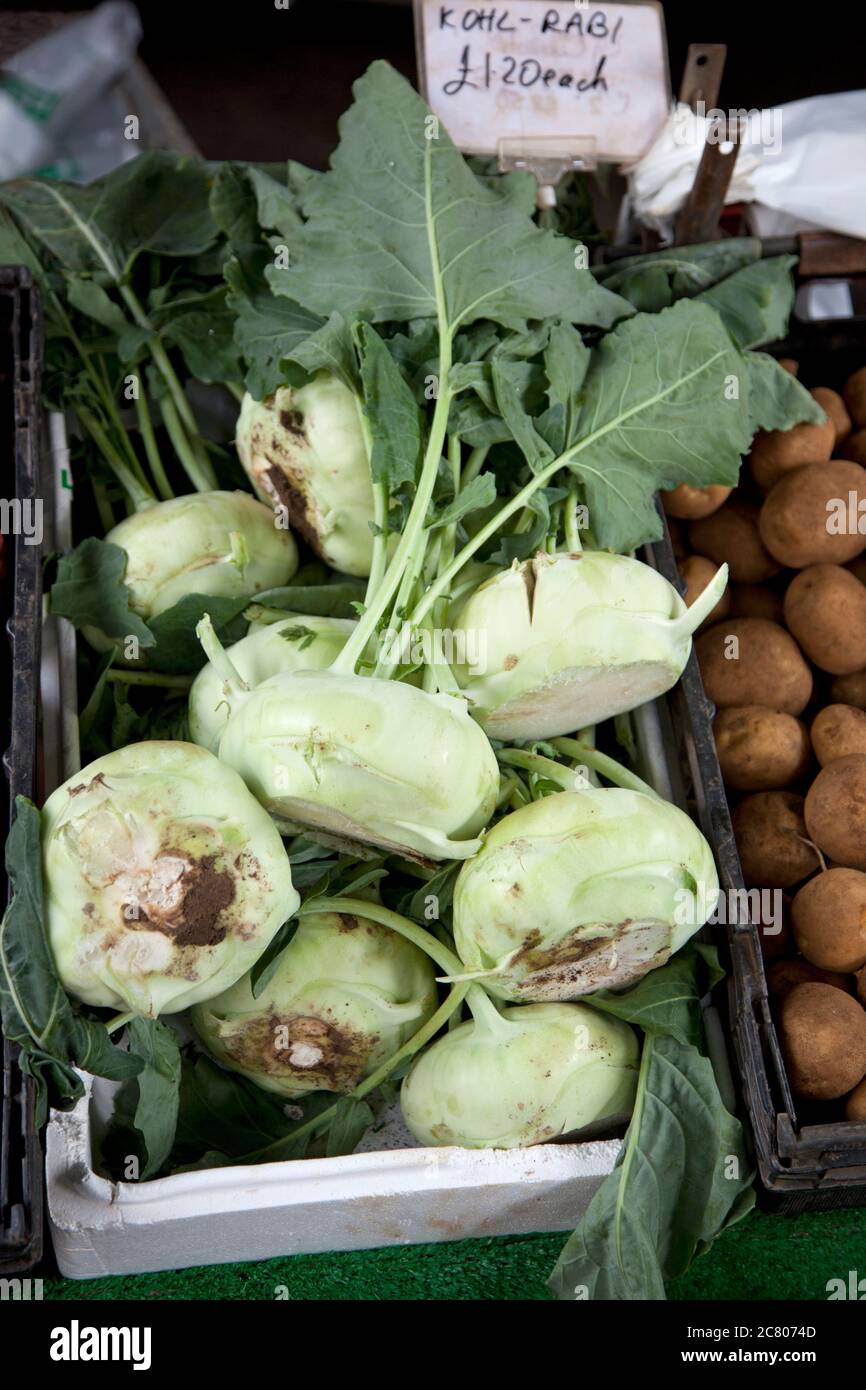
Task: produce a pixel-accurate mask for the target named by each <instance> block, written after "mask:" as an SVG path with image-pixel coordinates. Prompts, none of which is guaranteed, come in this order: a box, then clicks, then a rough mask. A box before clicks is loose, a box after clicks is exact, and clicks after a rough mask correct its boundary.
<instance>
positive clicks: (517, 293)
mask: <svg viewBox="0 0 866 1390" xmlns="http://www.w3.org/2000/svg"><path fill="white" fill-rule="evenodd" d="M354 94H355V102H354V105H353V106H352V107H351V108H350V109H349V111H348V112H347V114H346V115H345V116H344V117H343V118H342V120H341V122H340V144H339V146H338V148H337V150H336V152H335V154H334V156H333V158H332V161H331V170H330V172H329V173H327V174H325V175H324V176H323V177H322V178H320V179H317V180H316V181H315V182H314V183H313V184H312V186H311V187H310V189H309V191H308V193H307V196H306V198H305V200H304V212H305V213H306V214H307V217H308V221H307V223H306V225H305V226H304V227H303V228H301V229H299V231H298V233H297V235H295V236H294V237H293V238H292V241H291V246H290V250H291V257H290V263H289V265H288V266H287V267H286V268H280V267H276V266H271V267H270V268H269V269H268V271H267V275H268V279H269V281H270V283H271V285H272V286H273V288H274V289H275V290H276V291H277V293H279V294H282V295H287V296H288V297H289V298H290V299H292V300H294V301H295V302H296V303H298V304H301V305H303V306H304V307H305V308H307V309H309V310H311V311H313V312H314V313H317V314H321V315H323V316H324V315H326V314H329V313H331V312H332V311H333V310H337V311H339V312H340V313H341V314H343V316H344V317H345V318H347V319H349V320H354V319H357V318H362V319H366V320H367V321H368V322H373V323H381V322H383V321H385V320H407V319H418V318H427V317H436V316H440V319H441V322H442V324H443V327H445V328H447V329H448V330H450V331H452V332H456V330H457V329H458V328H459V327H460V325H462V324H468V323H471V322H472V321H473V320H475V319H481V318H487V319H493V320H495V321H496V322H498V323H503V324H508V325H512V326H515V327H518V326H520V324H521V322H522V321H523V320H525V319H528V318H530V319H541V318H546V317H548V316H550V315H556V316H557V317H559V318H566V319H569V320H570V321H572V322H575V323H585V324H597V325H600V326H602V327H609V326H610V324H612V323H614V322H615V321H616V320H617V319H618V318H621V317H623V316H624V315H626V314H628V313H630V312H631V306H630V305H628V304H626V303H625V302H624V301H623V300H621V299H619V297H618V296H615V295H611V294H610V293H609V292H608V291H607V290H605V289H603V288H602V287H601V286H600V285H599V284H598V283H597V281H596V280H595V279H594V277H593V276H592V275H591V274H590V272H589V271H586V270H577V269H575V248H574V244H573V243H572V242H570V241H568V240H567V239H566V238H564V237H560V236H557V235H556V234H555V233H552V232H546V231H542V230H541V229H539V228H538V227H536V226H535V224H534V223H533V221H532V220H531V216H530V213H531V211H532V203H531V201H530V190H531V188H532V182H531V179H530V177H529V175H521V174H515V175H511V176H509V177H508V178H504V179H502V180H500V181H498V182H497V183H496V184H493V183H491V182H489V181H483V180H480V179H478V178H477V177H476V175H475V174H473V173H472V171H471V170H470V168H469V167H468V165H467V164H466V162H465V160H464V159H463V157H462V155H461V154H460V152H459V150H457V149H456V147H455V146H454V145H453V143H452V141H451V140H450V138H449V136H448V134H447V132H446V131H445V129H444V128H443V127H442V126H441V124H438V123H436V122H435V120H434V119H433V118H431V117H430V113H429V111H428V109H427V106H426V105H425V103H424V101H423V100H422V99H421V97H419V95H418V93H417V92H416V91H415V90H414V89H413V88H412V87H411V86H410V85H409V83H408V82H406V80H405V79H404V78H402V77H401V76H399V74H398V73H396V72H395V71H394V70H393V68H391V67H389V65H388V64H387V63H385V62H376V63H373V65H372V66H371V67H370V69H369V70H368V71H367V72H366V73H365V75H364V76H363V77H361V78H360V79H359V80H358V81H357V82H356V83H355V87H354ZM428 136H429V137H430V138H428Z"/></svg>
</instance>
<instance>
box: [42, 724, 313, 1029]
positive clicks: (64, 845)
mask: <svg viewBox="0 0 866 1390" xmlns="http://www.w3.org/2000/svg"><path fill="white" fill-rule="evenodd" d="M42 856H43V865H44V876H45V904H46V912H47V925H48V935H49V939H50V943H51V950H52V953H53V955H54V960H55V962H56V965H57V971H58V974H59V976H60V979H61V981H62V983H63V986H64V988H65V989H67V990H68V991H69V993H70V994H73V995H74V996H75V997H76V998H77V999H81V1000H83V1001H84V1003H85V1004H95V1005H98V1006H104V1007H105V1008H112V1009H121V1010H123V1011H124V1012H132V1013H135V1014H140V1015H143V1016H144V1017H146V1018H154V1017H156V1016H157V1015H158V1014H169V1013H177V1012H178V1010H180V1009H185V1008H186V1007H187V1006H188V1005H190V1004H195V1003H197V1002H199V1001H200V1000H202V999H208V998H210V996H211V995H213V994H218V993H219V992H220V991H221V990H224V989H226V988H227V987H228V986H229V985H231V984H233V983H234V981H235V980H237V979H238V978H239V977H240V976H241V975H243V973H244V972H245V971H246V970H249V969H250V968H251V966H253V965H254V964H255V962H256V960H257V959H258V958H259V956H260V955H261V954H262V952H263V951H264V949H265V947H266V946H267V945H268V943H269V942H270V940H271V938H272V937H273V935H274V933H275V932H276V931H277V930H278V929H279V927H280V926H281V925H282V923H283V922H285V921H286V920H287V919H288V918H290V917H291V916H292V915H293V914H294V912H295V911H296V910H297V907H298V904H299V901H300V899H299V897H298V894H297V892H296V891H295V889H294V887H293V885H292V873H291V867H290V864H289V858H288V855H287V854H286V851H285V848H284V846H283V842H282V840H281V839H280V837H279V834H278V833H277V830H276V828H275V826H274V825H273V822H272V821H271V819H270V817H269V816H268V815H267V813H266V812H265V811H264V810H263V809H262V807H261V806H260V805H259V804H258V802H257V801H256V800H255V798H254V797H253V796H252V795H251V794H250V793H249V792H248V791H247V789H246V787H245V786H244V784H243V781H242V780H241V778H240V777H239V776H238V774H237V773H236V772H233V771H232V769H231V768H229V767H226V766H224V764H222V763H221V762H219V761H218V759H217V758H215V757H214V756H213V754H212V753H208V752H207V751H206V750H205V749H204V748H199V746H198V745H197V744H195V743H173V742H159V741H154V742H152V743H132V744H128V745H127V747H125V748H121V749H119V750H118V751H117V752H114V753H107V754H106V755H105V757H102V758H97V760H96V761H95V762H93V763H90V764H89V766H88V767H86V768H84V769H83V771H81V772H79V773H76V775H75V776H74V777H70V779H69V780H68V781H67V782H65V783H64V784H63V786H61V787H58V788H57V790H56V791H55V792H53V793H52V795H51V796H50V797H49V798H48V800H47V802H46V803H45V807H44V809H43V812H42Z"/></svg>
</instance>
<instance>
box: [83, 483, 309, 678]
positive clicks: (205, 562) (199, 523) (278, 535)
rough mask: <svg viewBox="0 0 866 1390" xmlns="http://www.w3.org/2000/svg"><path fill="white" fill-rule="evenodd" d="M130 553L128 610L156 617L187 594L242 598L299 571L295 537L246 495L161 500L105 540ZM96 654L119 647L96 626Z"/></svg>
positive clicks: (91, 633) (91, 636) (91, 637)
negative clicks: (97, 651)
mask: <svg viewBox="0 0 866 1390" xmlns="http://www.w3.org/2000/svg"><path fill="white" fill-rule="evenodd" d="M105 539H106V540H107V541H109V542H110V543H111V544H112V545H117V546H120V548H121V550H124V551H126V572H125V574H124V577H123V582H124V584H126V586H127V588H128V589H129V602H130V607H131V608H132V609H133V610H134V612H136V613H138V615H139V616H140V617H142V618H144V620H145V622H147V620H148V619H149V618H155V617H157V616H158V615H159V614H160V613H163V612H165V610H166V609H167V608H171V607H172V606H173V605H174V604H175V603H177V602H179V600H180V599H182V598H185V597H186V595H187V594H213V595H215V596H217V597H224V598H241V597H242V596H243V595H244V594H257V593H261V592H262V590H264V589H273V588H277V587H279V586H280V585H282V584H287V583H288V581H289V580H290V579H291V577H292V575H293V574H294V573H295V570H296V569H297V568H298V548H297V546H296V545H295V542H294V539H293V537H292V534H291V532H290V531H289V530H288V529H286V527H280V526H278V525H277V518H276V517H275V516H274V513H273V511H272V510H271V509H270V508H269V507H266V506H264V505H263V504H262V503H261V502H257V501H256V499H255V498H254V497H251V496H250V495H249V493H246V492H193V493H190V494H189V495H188V496H183V497H174V498H172V499H171V500H170V501H168V502H158V503H157V504H156V505H155V506H153V507H148V508H147V510H146V511H143V512H135V513H133V515H132V516H129V517H127V518H126V520H125V521H121V522H120V524H119V525H118V526H115V527H113V529H112V530H111V531H109V532H108V535H107V536H106V537H105ZM85 636H86V637H87V639H88V641H89V642H91V643H92V645H93V646H95V647H96V648H97V649H98V650H101V651H104V650H108V648H109V647H111V646H112V645H115V643H116V639H115V640H114V641H112V640H109V639H108V638H107V637H106V636H105V635H104V633H102V632H100V631H99V630H98V629H97V628H86V629H85Z"/></svg>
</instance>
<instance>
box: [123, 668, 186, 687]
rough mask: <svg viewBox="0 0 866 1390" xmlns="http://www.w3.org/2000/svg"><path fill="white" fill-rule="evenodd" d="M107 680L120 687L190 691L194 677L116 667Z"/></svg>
mask: <svg viewBox="0 0 866 1390" xmlns="http://www.w3.org/2000/svg"><path fill="white" fill-rule="evenodd" d="M106 679H107V680H110V681H115V682H116V683H117V684H118V685H152V686H156V687H157V688H159V689H164V690H189V688H190V686H191V685H192V683H193V680H194V679H195V678H194V677H193V676H165V675H162V674H161V673H160V672H159V671H127V670H124V669H122V668H121V667H119V666H118V667H115V668H113V669H112V670H111V671H107V672H106Z"/></svg>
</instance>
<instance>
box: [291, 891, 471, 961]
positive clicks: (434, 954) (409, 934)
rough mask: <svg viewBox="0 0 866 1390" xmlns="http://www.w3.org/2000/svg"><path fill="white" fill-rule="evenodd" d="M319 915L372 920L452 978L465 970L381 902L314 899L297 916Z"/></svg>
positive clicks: (444, 948)
mask: <svg viewBox="0 0 866 1390" xmlns="http://www.w3.org/2000/svg"><path fill="white" fill-rule="evenodd" d="M316 912H345V913H347V914H348V915H349V916H352V917H369V918H370V920H371V921H373V922H378V923H379V925H380V926H382V927H390V928H391V931H394V932H396V933H397V935H398V936H404V937H405V938H406V940H407V941H411V942H412V943H413V945H415V946H417V947H418V948H419V950H421V951H424V953H425V954H426V955H428V956H429V957H430V959H431V960H434V961H435V962H436V964H437V965H438V966H440V967H441V968H442V969H443V970H444V971H446V972H447V973H448V974H449V975H453V974H459V973H460V972H461V971H462V970H463V962H462V961H461V960H460V958H459V957H458V956H455V954H454V952H453V951H449V949H448V947H447V946H443V945H442V943H441V941H437V939H436V937H435V936H431V935H430V933H429V932H428V931H426V930H425V929H424V927H419V926H418V925H417V923H416V922H411V921H410V920H409V918H408V917H402V916H401V915H400V913H399V912H392V911H391V910H390V908H387V907H382V905H381V903H368V902H366V901H365V899H363V898H344V897H339V898H312V899H311V900H310V901H309V902H308V903H304V904H303V905H302V906H301V907H300V908H299V910H298V916H299V917H307V916H309V915H310V914H311V913H316Z"/></svg>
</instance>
